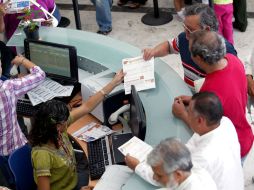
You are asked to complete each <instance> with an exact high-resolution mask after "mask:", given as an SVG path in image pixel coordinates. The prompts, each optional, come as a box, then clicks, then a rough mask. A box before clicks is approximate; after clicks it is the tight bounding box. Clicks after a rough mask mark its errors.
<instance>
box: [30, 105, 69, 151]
mask: <svg viewBox="0 0 254 190" xmlns="http://www.w3.org/2000/svg"><path fill="white" fill-rule="evenodd" d="M68 118H69V110H68V108H67V106H66V104H65V103H63V102H61V101H58V100H50V101H47V102H45V103H44V104H42V105H41V107H40V109H39V110H38V112H37V113H36V116H35V119H34V122H33V125H32V129H31V132H30V134H29V140H30V143H31V144H32V146H37V145H39V146H40V145H42V144H47V143H48V142H52V143H54V144H55V146H56V148H59V145H58V135H59V133H62V132H63V131H64V130H66V127H67V120H68Z"/></svg>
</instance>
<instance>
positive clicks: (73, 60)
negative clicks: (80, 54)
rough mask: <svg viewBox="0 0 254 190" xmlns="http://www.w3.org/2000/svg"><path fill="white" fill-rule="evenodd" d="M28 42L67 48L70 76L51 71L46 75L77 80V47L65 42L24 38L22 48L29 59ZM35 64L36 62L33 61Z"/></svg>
mask: <svg viewBox="0 0 254 190" xmlns="http://www.w3.org/2000/svg"><path fill="white" fill-rule="evenodd" d="M30 43H35V44H40V45H45V46H52V47H57V48H64V49H68V50H69V58H70V71H71V76H70V77H67V76H62V75H57V74H52V73H46V75H47V76H48V77H50V78H56V79H58V78H61V79H63V78H66V79H69V80H72V81H78V61H77V49H76V47H74V46H70V45H65V44H58V43H53V42H47V41H41V40H32V39H25V40H24V48H25V57H26V58H27V59H29V60H30ZM35 64H36V63H35Z"/></svg>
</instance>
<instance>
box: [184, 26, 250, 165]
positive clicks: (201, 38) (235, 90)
mask: <svg viewBox="0 0 254 190" xmlns="http://www.w3.org/2000/svg"><path fill="white" fill-rule="evenodd" d="M190 51H191V54H192V59H193V60H194V61H195V62H196V63H197V65H199V66H200V68H202V69H203V70H204V71H205V72H206V73H207V76H206V78H205V82H204V84H203V86H202V87H201V89H200V91H201V92H204V91H209V92H214V93H215V94H216V95H217V96H218V97H219V98H220V101H221V103H222V106H223V110H224V113H223V114H224V116H227V117H228V118H229V119H230V120H231V121H232V122H233V124H234V126H235V129H236V132H237V134H238V140H239V142H240V145H241V157H242V158H243V160H244V157H245V156H246V155H247V153H248V152H249V151H250V149H251V146H252V143H253V133H252V130H251V126H250V125H249V123H248V122H247V120H246V117H245V108H246V104H247V81H246V77H245V72H244V67H243V64H242V63H241V61H240V60H239V59H238V58H237V57H235V56H233V55H232V54H226V47H225V43H224V39H223V38H222V37H221V36H220V35H218V34H217V33H215V32H209V31H197V32H195V33H194V34H193V35H192V36H191V38H190ZM181 99H183V100H184V101H185V103H187V104H188V98H186V97H181ZM186 99H187V100H186ZM180 118H181V117H180ZM182 119H183V120H185V118H182ZM186 122H187V124H189V125H190V123H189V122H188V121H186Z"/></svg>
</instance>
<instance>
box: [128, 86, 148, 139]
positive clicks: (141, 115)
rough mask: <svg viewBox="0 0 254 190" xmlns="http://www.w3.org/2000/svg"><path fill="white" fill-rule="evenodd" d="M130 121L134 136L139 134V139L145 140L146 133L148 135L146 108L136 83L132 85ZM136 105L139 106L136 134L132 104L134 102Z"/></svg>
mask: <svg viewBox="0 0 254 190" xmlns="http://www.w3.org/2000/svg"><path fill="white" fill-rule="evenodd" d="M129 101H130V121H129V126H130V128H131V131H132V134H133V135H134V136H137V137H138V138H139V139H141V140H145V135H146V115H145V110H144V107H143V104H142V101H141V99H140V97H139V95H138V92H137V90H136V88H135V86H134V85H131V96H130V99H129ZM132 101H133V102H134V104H135V106H136V108H138V109H139V110H138V112H137V113H136V114H137V117H136V119H137V121H138V126H139V128H138V134H134V131H133V130H134V129H133V127H132V123H131V122H132V117H133V116H132V112H131V110H132V106H133V102H132Z"/></svg>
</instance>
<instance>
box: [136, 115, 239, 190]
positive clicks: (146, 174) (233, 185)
mask: <svg viewBox="0 0 254 190" xmlns="http://www.w3.org/2000/svg"><path fill="white" fill-rule="evenodd" d="M186 145H187V147H188V148H189V150H190V152H191V155H192V162H193V165H194V166H200V167H202V168H204V169H206V170H207V171H208V173H209V174H210V175H211V177H212V178H213V180H214V182H215V183H216V185H217V189H218V190H229V189H230V190H243V189H244V179H243V170H242V166H241V158H240V144H239V142H238V137H237V134H236V131H235V127H234V125H233V124H232V122H231V121H230V120H229V119H228V118H226V117H223V118H222V120H221V124H220V126H219V127H218V128H216V129H214V130H213V131H211V132H209V133H207V134H205V135H202V136H200V135H198V134H196V133H195V134H194V135H193V136H192V137H191V139H190V140H189V141H188V143H187V144H186ZM135 172H136V173H137V174H138V175H139V176H140V177H142V178H143V179H145V180H146V181H148V182H150V183H151V184H153V185H157V186H158V185H159V184H158V183H157V182H156V181H154V180H153V178H152V176H153V171H152V169H151V167H149V166H148V165H147V164H146V163H140V164H139V165H138V166H137V167H136V168H135ZM205 187H207V186H205Z"/></svg>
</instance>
